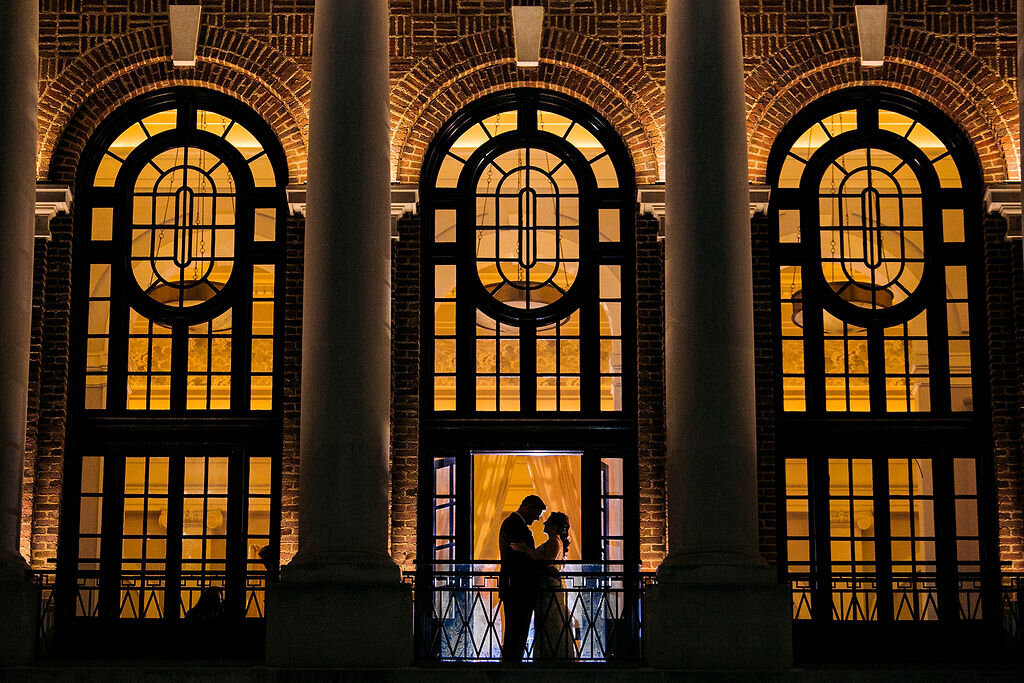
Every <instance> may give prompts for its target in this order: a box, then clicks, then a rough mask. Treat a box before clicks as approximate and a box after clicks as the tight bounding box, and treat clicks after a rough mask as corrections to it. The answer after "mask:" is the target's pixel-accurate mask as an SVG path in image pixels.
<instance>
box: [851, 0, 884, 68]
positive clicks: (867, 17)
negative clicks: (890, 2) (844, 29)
mask: <svg viewBox="0 0 1024 683" xmlns="http://www.w3.org/2000/svg"><path fill="white" fill-rule="evenodd" d="M853 10H854V12H855V13H856V15H857V39H858V42H859V43H860V65H861V66H864V67H877V66H882V65H883V64H884V63H885V29H886V23H887V19H888V13H889V10H888V8H887V7H886V6H885V5H855V6H854V8H853Z"/></svg>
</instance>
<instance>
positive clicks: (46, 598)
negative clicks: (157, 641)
mask: <svg viewBox="0 0 1024 683" xmlns="http://www.w3.org/2000/svg"><path fill="white" fill-rule="evenodd" d="M32 580H33V583H35V584H36V586H38V588H39V619H38V624H39V633H38V648H39V651H40V652H41V653H42V654H47V653H50V652H52V650H53V645H54V624H55V622H56V620H57V609H58V608H60V609H63V610H64V616H66V617H69V618H82V619H99V618H101V617H102V616H104V615H103V613H102V608H101V600H100V595H101V591H102V590H103V583H102V576H101V574H100V572H98V571H80V572H78V573H77V574H76V580H75V583H74V586H73V588H71V590H70V591H68V592H67V593H66V598H67V599H69V600H71V601H72V602H73V607H70V608H69V606H68V605H67V603H66V602H64V597H62V598H61V599H60V600H58V597H57V596H58V592H59V589H58V586H57V572H56V570H39V571H33V572H32ZM175 581H176V584H177V585H178V586H179V589H178V591H177V595H178V603H179V604H178V613H177V614H178V618H179V619H183V618H185V615H186V614H188V613H189V611H190V610H192V609H193V608H194V607H196V605H197V603H198V602H199V599H200V597H201V596H202V594H203V592H204V591H205V590H208V589H210V588H217V589H221V590H224V589H226V588H227V585H228V578H227V575H226V574H225V573H223V572H209V571H207V572H181V573H179V574H178V575H177V576H176V578H175ZM266 584H267V577H266V572H263V571H251V572H249V573H247V574H246V576H245V589H244V594H243V596H242V598H243V599H242V606H241V610H240V611H239V608H238V606H237V602H236V603H233V604H232V603H224V605H223V608H222V609H220V610H218V611H215V612H211V613H210V614H208V615H206V616H208V617H213V618H225V619H228V620H230V619H245V620H261V619H263V617H264V614H265V611H264V610H265V607H264V606H265V594H266ZM166 588H167V576H166V575H164V574H162V573H153V572H147V573H141V572H124V573H122V575H121V579H120V586H119V595H118V607H117V614H116V615H113V616H115V617H116V618H118V619H122V620H128V619H141V620H147V621H148V620H158V619H164V618H165V605H164V600H165V590H166Z"/></svg>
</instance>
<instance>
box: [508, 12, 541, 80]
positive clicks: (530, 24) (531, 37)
mask: <svg viewBox="0 0 1024 683" xmlns="http://www.w3.org/2000/svg"><path fill="white" fill-rule="evenodd" d="M543 28H544V8H543V7H535V6H534V7H524V6H522V5H513V6H512V34H513V39H514V40H515V45H516V66H520V67H524V66H526V67H529V66H540V42H541V34H542V32H543Z"/></svg>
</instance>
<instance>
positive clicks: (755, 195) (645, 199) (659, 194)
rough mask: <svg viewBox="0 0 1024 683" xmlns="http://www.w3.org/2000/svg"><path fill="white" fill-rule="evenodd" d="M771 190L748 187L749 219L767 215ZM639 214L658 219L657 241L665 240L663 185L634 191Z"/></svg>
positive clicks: (763, 186)
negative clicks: (758, 215) (756, 215)
mask: <svg viewBox="0 0 1024 683" xmlns="http://www.w3.org/2000/svg"><path fill="white" fill-rule="evenodd" d="M771 193H772V188H770V187H768V186H767V185H755V184H753V183H751V185H750V217H751V218H753V217H754V215H755V214H761V215H767V213H768V200H769V198H770V197H771ZM636 201H637V203H638V204H639V205H640V214H641V215H646V214H650V215H652V216H654V217H655V218H657V219H658V226H659V227H658V239H660V240H663V239H665V183H655V184H652V185H640V186H638V187H637V191H636Z"/></svg>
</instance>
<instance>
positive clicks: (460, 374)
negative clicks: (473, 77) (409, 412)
mask: <svg viewBox="0 0 1024 683" xmlns="http://www.w3.org/2000/svg"><path fill="white" fill-rule="evenodd" d="M432 150H433V153H432V154H431V155H430V158H429V161H428V163H427V164H426V165H425V168H424V184H423V200H424V201H423V206H424V209H425V211H426V218H425V222H424V224H425V226H426V231H425V233H424V243H425V247H426V248H425V250H424V251H425V254H426V255H427V263H428V264H429V268H428V270H427V272H426V282H427V285H428V291H429V292H432V303H433V305H432V306H428V307H427V308H426V309H425V313H426V315H425V316H424V323H425V325H426V327H425V330H426V331H427V332H428V334H427V335H425V336H426V338H430V339H432V343H431V344H429V345H427V348H425V349H424V351H425V354H424V359H425V361H426V362H425V367H427V368H430V369H431V372H430V375H431V376H432V380H431V381H430V382H429V383H428V384H427V386H426V387H425V388H426V390H427V395H428V396H430V397H431V398H430V400H429V401H428V402H427V403H428V406H427V407H428V409H430V410H431V412H435V413H438V414H441V413H453V414H457V415H481V414H488V413H515V414H519V415H537V414H544V413H572V414H577V415H601V414H615V413H621V412H622V411H628V410H631V409H632V408H633V405H634V404H633V400H632V393H633V392H630V391H624V390H623V377H624V375H623V373H624V370H623V368H624V367H628V362H629V361H630V359H631V358H632V354H631V353H629V351H628V350H626V349H624V344H628V343H629V340H630V339H631V337H632V334H631V330H630V325H631V324H632V323H631V321H632V302H631V301H630V300H629V298H628V297H629V295H630V292H631V291H632V288H631V287H630V285H629V284H628V283H629V282H630V281H631V277H632V271H633V263H632V252H633V245H632V244H631V243H630V239H629V238H630V235H631V234H632V220H633V202H634V201H635V198H634V197H633V196H632V187H633V178H632V170H631V164H630V161H629V156H628V154H627V152H626V150H625V149H624V147H623V145H622V142H621V141H620V140H619V139H618V137H617V136H616V135H615V134H614V131H612V130H611V128H610V127H609V126H608V125H607V124H606V123H604V122H603V121H601V120H600V119H599V118H598V117H597V115H596V114H594V113H593V112H590V111H587V110H585V109H583V108H582V107H581V106H580V105H578V104H576V103H570V102H568V101H567V99H566V98H562V97H557V96H555V95H553V94H550V93H541V92H540V91H515V92H514V93H513V94H503V95H501V96H498V97H491V98H488V99H486V100H484V101H482V102H481V103H478V106H474V107H471V108H470V109H469V110H467V111H466V112H464V113H463V114H461V115H460V116H458V117H456V118H455V119H454V120H453V121H452V122H450V123H449V124H448V125H447V126H446V127H445V129H444V130H443V131H442V132H441V133H440V134H439V135H438V138H437V139H436V140H435V141H434V143H433V145H432ZM623 283H626V284H625V285H624V284H623ZM626 376H627V377H628V371H627V372H626Z"/></svg>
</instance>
